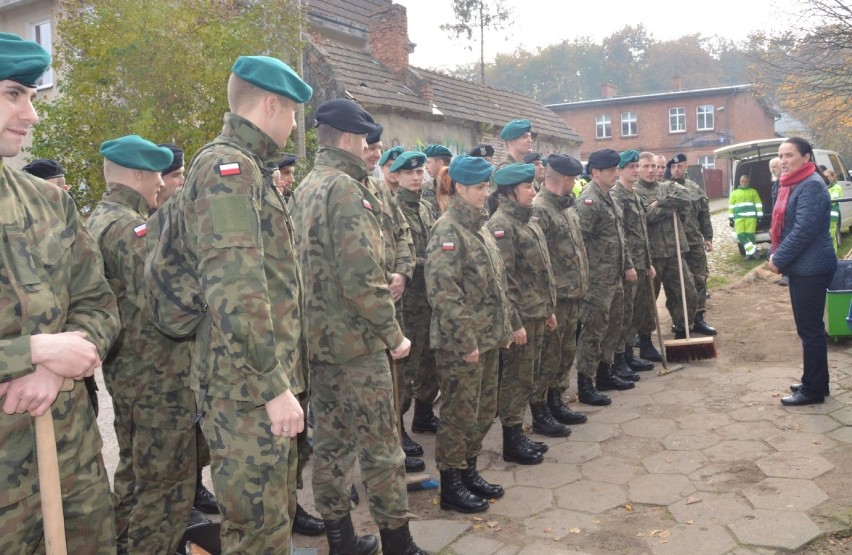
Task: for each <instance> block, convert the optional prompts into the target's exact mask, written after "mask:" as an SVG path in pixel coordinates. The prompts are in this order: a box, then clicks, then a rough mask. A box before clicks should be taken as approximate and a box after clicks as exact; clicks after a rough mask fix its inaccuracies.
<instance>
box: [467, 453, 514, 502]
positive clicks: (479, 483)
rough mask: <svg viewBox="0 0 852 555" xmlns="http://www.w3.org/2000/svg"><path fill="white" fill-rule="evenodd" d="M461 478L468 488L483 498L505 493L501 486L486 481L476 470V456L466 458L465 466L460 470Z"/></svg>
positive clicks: (500, 495)
mask: <svg viewBox="0 0 852 555" xmlns="http://www.w3.org/2000/svg"><path fill="white" fill-rule="evenodd" d="M461 480H462V483H463V484H464V486H465V487H466V488H467V489H468V490H470V491H471V492H472V493H475V494H476V495H478V496H480V497H482V498H484V499H499V498H501V497H503V494H504V493H506V492H505V491H504V490H503V486H499V485H497V484H491V483H489V482H486V481H485V478H483V477H482V476H480V475H479V472H477V471H476V457H473V458H471V459H467V468H465V469H464V470H462V471H461Z"/></svg>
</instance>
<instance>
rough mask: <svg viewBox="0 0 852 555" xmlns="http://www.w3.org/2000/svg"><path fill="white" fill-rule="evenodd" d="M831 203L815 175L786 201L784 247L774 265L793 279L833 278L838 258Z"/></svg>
mask: <svg viewBox="0 0 852 555" xmlns="http://www.w3.org/2000/svg"><path fill="white" fill-rule="evenodd" d="M830 213H831V199H830V197H829V195H828V189H826V187H825V182H824V181H823V180H822V178H821V177H820V176H819V175H817V174H816V173H814V174H812V175H810V176H809V177H807V178H805V179H804V180H803V181H802V182H801V183H799V184H798V185H797V186H796V188H795V189H794V190H793V192H792V193H791V194H790V198H789V199H788V200H787V212H786V213H785V214H784V228H783V229H782V230H781V243H780V244H779V245H778V248H777V249H776V251H775V253H774V254H773V255H772V262H774V263H775V265H776V266H778V269H779V270H781V272H782V273H784V274H788V275H791V276H813V275H819V274H833V273H834V270H835V269H836V268H837V256H836V255H835V254H834V246H833V245H832V242H831V235H829V233H828V224H829V218H830Z"/></svg>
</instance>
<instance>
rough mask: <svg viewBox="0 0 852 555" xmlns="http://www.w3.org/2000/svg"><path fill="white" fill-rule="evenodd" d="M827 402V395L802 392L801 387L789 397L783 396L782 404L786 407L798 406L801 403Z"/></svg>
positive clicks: (815, 403) (816, 403)
mask: <svg viewBox="0 0 852 555" xmlns="http://www.w3.org/2000/svg"><path fill="white" fill-rule="evenodd" d="M824 402H825V397H810V396H808V395H805V394H804V393H802V390H801V389H800V390H799V391H797V392H796V393H794V394H792V395H790V396H789V397H782V398H781V404H782V405H784V406H786V407H798V406H801V405H818V404H820V403H824Z"/></svg>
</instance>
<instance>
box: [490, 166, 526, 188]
mask: <svg viewBox="0 0 852 555" xmlns="http://www.w3.org/2000/svg"><path fill="white" fill-rule="evenodd" d="M533 179H535V166H533V165H532V164H509V165H508V166H503V167H502V168H500V169H499V170H497V171H496V172H494V184H495V185H497V186H498V187H514V186H515V185H520V184H521V183H532V182H533Z"/></svg>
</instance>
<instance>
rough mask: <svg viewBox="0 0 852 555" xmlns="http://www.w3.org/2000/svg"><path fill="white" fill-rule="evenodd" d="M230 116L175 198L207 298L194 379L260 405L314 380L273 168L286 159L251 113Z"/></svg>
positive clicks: (216, 392)
mask: <svg viewBox="0 0 852 555" xmlns="http://www.w3.org/2000/svg"><path fill="white" fill-rule="evenodd" d="M224 119H225V123H224V126H223V128H222V132H221V133H220V135H219V137H218V138H217V140H221V141H224V142H225V144H221V143H220V144H215V145H214V146H212V147H210V148H206V149H203V150H202V151H201V152H200V154H198V155H197V156H196V157H195V158H194V159H193V161H192V162H191V163H190V165H189V169H188V171H187V177H186V184H185V185H184V186H183V188H181V189H180V190H179V191H178V192H177V194H175V196H174V197H173V198H174V199H175V200H176V202H179V203H180V208H181V210H182V213H183V218H184V220H185V224H186V226H185V227H186V230H187V235H188V237H187V240H186V244H187V245H188V247H187V250H188V251H189V252H188V253H187V256H188V257H189V258H190V259H192V260H196V261H197V273H198V276H199V277H200V281H201V288H202V293H203V296H204V299H205V302H206V303H207V306H208V310H207V314H206V316H205V319H204V322H203V323H202V324H201V325H200V326H199V328H198V331H197V334H196V345H195V352H194V353H193V357H192V374H191V385H192V387H193V389H196V390H199V389H200V390H201V391H206V393H207V394H208V395H210V396H212V397H218V398H225V399H233V400H236V401H251V402H254V403H256V404H257V405H261V404H263V403H265V402H267V401H269V400H271V399H274V398H275V397H277V396H278V395H280V394H282V393H284V392H285V391H286V390H287V389H290V391H291V392H292V393H293V395H297V394H299V393H301V392H302V391H304V390H305V389H306V384H305V383H304V380H303V368H302V364H303V360H304V340H303V331H302V311H303V303H304V300H303V294H302V282H301V270H300V268H299V261H298V260H297V258H296V255H295V246H294V243H293V225H292V222H291V221H290V217H289V215H288V212H287V208H286V207H285V205H284V199H283V198H282V197H281V195H280V194H278V191H277V190H276V189H275V187H274V185H273V183H272V175H271V172H270V171H269V170H267V169H266V168H267V167H268V166H269V165H270V163H271V162H273V161H274V160H277V159H279V158H278V156H279V155H280V150H279V148H278V146H277V145H276V143H275V141H273V140H272V138H270V137H269V136H268V135H266V134H265V133H264V132H263V131H261V130H260V129H259V128H258V127H257V126H255V125H254V124H252V123H251V122H249V121H248V120H246V119H244V118H242V117H240V116H238V115H236V114H233V113H227V114H225V118H224ZM233 145H239V146H240V147H242V149H244V150H241V149H240V148H237V147H236V146H233ZM245 151H248V152H251V153H252V155H251V156H249V155H248V154H247V152H245Z"/></svg>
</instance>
